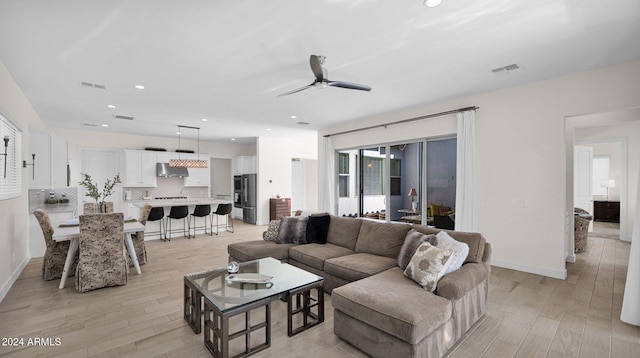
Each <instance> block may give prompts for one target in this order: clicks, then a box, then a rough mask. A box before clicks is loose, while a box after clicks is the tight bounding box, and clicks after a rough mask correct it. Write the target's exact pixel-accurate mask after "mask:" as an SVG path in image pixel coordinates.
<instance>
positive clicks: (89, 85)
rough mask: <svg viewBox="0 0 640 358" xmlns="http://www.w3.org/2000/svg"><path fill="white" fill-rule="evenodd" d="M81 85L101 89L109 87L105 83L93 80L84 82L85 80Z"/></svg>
mask: <svg viewBox="0 0 640 358" xmlns="http://www.w3.org/2000/svg"><path fill="white" fill-rule="evenodd" d="M80 86H82V87H86V88H94V89H101V90H105V89H107V86H105V85H101V84H97V83H91V82H84V81H82V82H80Z"/></svg>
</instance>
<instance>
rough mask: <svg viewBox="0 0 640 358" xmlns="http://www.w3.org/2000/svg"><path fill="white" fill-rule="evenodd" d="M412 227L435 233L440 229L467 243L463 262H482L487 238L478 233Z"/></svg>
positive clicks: (418, 226) (420, 226) (419, 226)
mask: <svg viewBox="0 0 640 358" xmlns="http://www.w3.org/2000/svg"><path fill="white" fill-rule="evenodd" d="M412 227H413V228H414V229H416V230H418V231H420V232H421V233H425V234H433V235H437V234H438V233H439V232H440V231H444V232H446V233H447V234H449V236H451V237H452V238H454V239H456V240H458V241H460V242H464V243H465V244H467V245H469V255H467V260H466V261H465V262H482V257H483V255H484V244H485V243H486V242H487V240H486V239H485V238H484V236H482V234H480V233H477V232H462V231H452V230H440V229H435V228H431V227H427V226H422V225H413V226H412Z"/></svg>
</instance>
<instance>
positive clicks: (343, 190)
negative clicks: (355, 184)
mask: <svg viewBox="0 0 640 358" xmlns="http://www.w3.org/2000/svg"><path fill="white" fill-rule="evenodd" d="M338 186H339V187H338V194H339V196H340V197H341V198H346V197H349V153H338Z"/></svg>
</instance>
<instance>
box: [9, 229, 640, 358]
mask: <svg viewBox="0 0 640 358" xmlns="http://www.w3.org/2000/svg"><path fill="white" fill-rule="evenodd" d="M264 229H265V228H264V227H256V226H252V225H244V224H242V223H236V232H235V233H233V234H232V233H226V232H225V233H221V234H220V235H219V236H212V237H211V236H208V235H206V236H205V235H198V237H197V238H195V239H190V240H189V239H186V238H174V239H173V240H172V241H170V242H162V241H149V242H147V252H148V255H149V262H148V263H147V264H146V265H143V266H142V272H143V273H142V275H140V276H138V275H136V274H135V273H134V274H130V276H129V282H128V284H127V285H126V286H121V287H112V288H106V289H100V290H96V291H91V292H88V293H84V294H80V293H77V292H76V291H75V289H74V286H73V282H74V281H73V279H69V280H68V283H67V287H66V288H65V289H63V290H58V288H57V286H58V283H59V281H57V280H54V281H47V282H45V281H42V278H41V272H40V270H41V265H42V259H33V260H31V262H29V264H28V265H27V267H26V269H25V270H24V272H22V274H21V275H20V277H19V279H18V280H17V282H16V283H15V285H14V286H13V287H12V288H11V290H10V291H9V293H8V294H7V296H6V297H5V299H4V300H3V301H2V303H0V338H9V337H15V338H23V339H24V345H22V346H16V347H6V346H0V355H1V356H3V357H4V356H6V357H180V358H185V357H210V354H209V352H208V351H207V350H206V349H205V348H204V345H203V341H202V340H203V337H202V334H200V335H195V334H194V333H193V331H191V329H190V328H189V326H188V325H187V324H186V322H185V321H184V319H183V318H182V313H183V312H182V304H183V303H182V297H183V275H184V274H186V273H191V272H197V271H201V270H205V269H207V268H211V267H214V266H221V265H225V264H226V262H227V254H226V246H227V245H228V244H229V243H232V242H237V241H242V240H253V239H257V238H260V237H261V232H262V231H263V230H264ZM489 239H490V238H489ZM629 246H630V245H629V244H628V243H625V242H620V241H617V240H607V239H601V238H589V241H588V245H587V251H586V252H585V253H581V254H578V259H577V262H576V263H575V264H569V265H568V271H569V276H568V278H567V279H566V280H564V281H562V280H556V279H551V278H546V277H542V276H538V275H533V274H527V273H523V272H518V271H513V270H508V269H501V268H497V267H494V268H493V271H492V273H491V280H490V288H489V303H488V313H487V314H486V315H485V317H484V318H483V319H482V320H481V321H480V322H479V323H478V324H477V325H476V326H474V327H473V328H472V330H471V331H470V333H469V334H468V335H467V336H466V337H464V338H463V340H461V342H459V344H458V345H457V346H456V347H454V348H453V349H452V350H451V351H450V354H449V356H450V357H452V358H453V357H455V358H458V357H638V356H640V353H639V352H640V328H638V327H635V326H631V325H628V324H625V323H622V322H621V321H620V319H619V317H620V309H621V305H622V294H623V290H624V283H625V276H626V269H627V260H628V254H629ZM325 312H326V321H325V322H324V323H323V324H321V325H319V326H316V327H314V328H312V329H310V330H309V331H306V332H303V333H301V334H299V335H297V336H295V337H292V338H289V337H287V334H286V330H287V329H286V325H287V324H286V306H285V304H284V303H283V302H281V301H276V302H275V303H274V304H273V308H272V313H271V316H272V319H273V328H272V346H271V348H269V349H267V350H266V351H263V352H260V353H258V354H257V355H255V356H256V357H364V356H365V355H364V354H362V353H361V352H359V351H358V350H357V349H355V348H354V347H352V346H351V345H349V344H347V343H346V342H344V341H342V340H340V339H339V338H337V337H336V336H335V335H334V334H333V308H332V306H331V296H329V295H326V308H325ZM253 318H257V319H259V318H260V317H259V314H257V315H255V316H254V317H253ZM29 338H31V339H33V338H52V339H55V338H59V339H60V345H59V346H53V347H52V346H42V345H39V346H38V345H35V346H27V345H26V344H27V343H28V339H29ZM54 342H55V341H54Z"/></svg>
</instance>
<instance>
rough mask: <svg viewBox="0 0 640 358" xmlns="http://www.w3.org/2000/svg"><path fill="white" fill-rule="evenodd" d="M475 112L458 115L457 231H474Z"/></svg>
mask: <svg viewBox="0 0 640 358" xmlns="http://www.w3.org/2000/svg"><path fill="white" fill-rule="evenodd" d="M475 118H476V112H475V111H465V112H460V113H458V154H457V166H456V175H457V177H458V178H457V180H456V219H455V223H456V224H455V229H456V230H457V231H476V205H475V190H474V171H473V170H474V169H473V168H474V164H473V162H474V143H475Z"/></svg>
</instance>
